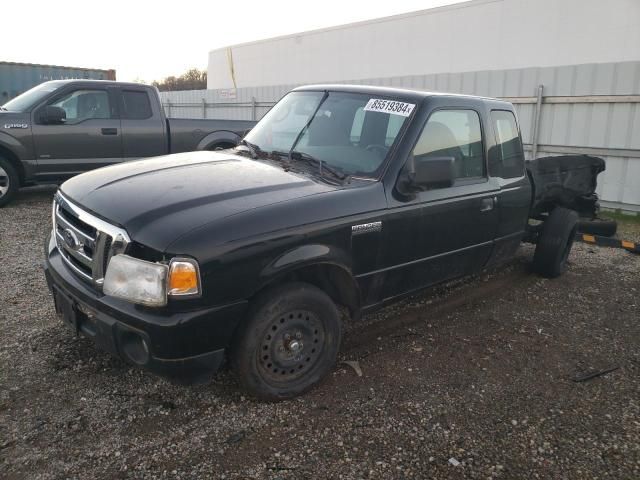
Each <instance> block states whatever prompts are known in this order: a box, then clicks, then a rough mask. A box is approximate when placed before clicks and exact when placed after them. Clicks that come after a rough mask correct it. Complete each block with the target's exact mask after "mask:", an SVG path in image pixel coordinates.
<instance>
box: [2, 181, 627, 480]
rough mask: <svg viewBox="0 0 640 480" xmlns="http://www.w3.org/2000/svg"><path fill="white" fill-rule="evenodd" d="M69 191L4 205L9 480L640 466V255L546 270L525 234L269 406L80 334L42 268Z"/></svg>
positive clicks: (500, 473) (574, 473) (219, 381)
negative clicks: (292, 395) (176, 378)
mask: <svg viewBox="0 0 640 480" xmlns="http://www.w3.org/2000/svg"><path fill="white" fill-rule="evenodd" d="M52 193H53V192H52V190H51V189H36V190H30V191H25V192H22V193H21V194H20V197H19V199H18V201H16V202H15V203H13V204H12V205H10V206H9V207H8V208H5V209H2V210H0V321H1V323H0V325H1V327H2V334H1V336H0V367H1V368H0V388H1V391H0V472H1V473H0V477H3V478H9V479H13V478H29V479H50V478H95V479H102V478H104V479H112V478H182V479H186V478H189V479H190V478H243V479H245V478H282V479H289V478H295V479H300V478H345V479H350V478H496V477H497V478H554V479H555V478H576V479H587V478H600V479H601V478H623V479H631V478H640V375H639V374H640V347H639V345H640V325H639V322H638V320H639V318H640V315H639V314H638V312H639V305H638V304H639V302H640V300H639V298H640V296H639V294H640V275H639V274H640V256H634V255H632V254H630V253H627V252H624V251H621V250H613V249H604V248H598V247H592V246H588V245H584V244H576V246H575V248H574V251H573V252H572V254H571V257H570V262H571V265H570V269H569V272H568V273H567V274H566V275H564V276H563V277H562V278H560V279H556V280H544V279H542V278H540V277H537V276H535V275H533V274H530V273H529V272H528V262H529V259H530V258H531V255H532V249H531V247H528V246H523V247H522V248H521V250H520V252H519V254H518V256H517V258H515V259H514V260H513V261H512V262H511V263H509V264H508V265H505V266H502V267H500V268H498V269H495V270H492V271H490V272H485V273H484V274H482V275H480V276H478V277H475V278H472V279H465V280H463V281H458V282H454V283H451V284H448V285H446V286H442V287H439V288H437V289H435V290H432V291H430V292H429V293H427V294H424V295H420V296H416V297H413V298H411V299H409V300H408V301H406V302H403V303H401V304H398V305H396V306H393V307H390V308H387V309H385V310H383V311H380V312H379V313H377V314H375V315H371V316H368V317H366V318H364V319H363V320H362V321H360V322H358V323H356V324H354V325H349V326H348V328H347V333H346V338H345V344H344V346H343V354H342V358H341V360H343V361H357V362H359V366H360V368H361V370H362V376H358V375H357V374H356V371H355V369H353V368H352V366H351V365H348V364H344V363H341V364H339V365H338V366H337V367H336V369H335V370H334V372H333V374H332V375H330V377H329V379H328V380H327V381H326V382H324V383H323V384H322V385H321V386H320V387H319V388H316V389H315V390H314V391H312V392H310V393H309V394H307V395H305V396H304V397H302V398H299V399H296V400H292V401H287V402H282V403H278V404H264V403H258V402H256V401H254V400H252V399H251V398H247V397H245V396H243V394H242V393H241V392H239V391H238V390H237V385H236V383H235V380H234V379H233V376H232V375H231V374H230V373H229V372H226V371H223V372H222V373H221V374H219V375H218V376H217V377H216V378H215V379H214V380H213V381H212V383H211V384H208V385H201V386H192V387H182V386H175V385H172V384H170V383H168V382H166V381H164V380H162V379H159V378H157V377H154V376H152V375H150V374H147V373H145V372H142V371H140V370H137V369H134V368H131V367H130V366H128V365H126V364H124V363H123V362H121V361H119V360H117V359H114V358H112V357H110V356H109V355H108V354H106V353H102V352H99V351H97V350H96V349H95V348H94V347H93V345H92V344H91V342H89V341H88V340H86V339H83V338H80V339H76V338H73V337H72V336H71V334H70V331H69V330H68V329H67V328H66V327H65V326H64V325H63V324H62V323H61V321H60V320H58V319H57V318H56V316H55V313H54V310H53V303H52V300H51V296H50V295H49V292H48V291H47V288H46V285H45V282H44V277H43V274H42V270H41V261H42V255H43V239H44V237H45V235H46V234H47V232H48V230H49V228H50V227H49V222H50V199H51V195H52ZM609 368H616V370H614V371H612V372H611V373H608V374H606V375H602V376H598V377H596V378H593V379H592V380H588V381H584V382H575V381H574V380H575V379H576V378H577V377H579V376H581V375H584V374H587V373H590V372H597V371H601V370H604V369H609Z"/></svg>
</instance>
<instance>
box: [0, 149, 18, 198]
mask: <svg viewBox="0 0 640 480" xmlns="http://www.w3.org/2000/svg"><path fill="white" fill-rule="evenodd" d="M19 186H20V177H18V172H16V169H15V168H14V166H13V165H12V164H11V163H10V162H9V160H7V159H6V158H3V157H0V207H4V206H5V205H6V204H7V203H9V202H10V201H11V200H13V198H14V197H15V196H16V193H17V192H18V187H19Z"/></svg>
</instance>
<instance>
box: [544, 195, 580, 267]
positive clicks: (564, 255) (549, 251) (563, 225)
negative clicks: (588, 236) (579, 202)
mask: <svg viewBox="0 0 640 480" xmlns="http://www.w3.org/2000/svg"><path fill="white" fill-rule="evenodd" d="M577 228H578V214H577V213H576V212H574V211H573V210H569V209H568V208H563V207H557V208H555V209H554V210H553V211H552V212H551V213H550V214H549V218H547V219H546V220H545V222H544V224H543V225H542V231H541V232H540V237H539V238H538V245H537V246H536V251H535V254H534V256H533V267H534V269H535V270H536V272H538V273H539V274H540V275H542V276H543V277H547V278H555V277H558V276H560V275H562V274H563V273H564V272H565V271H566V270H567V259H568V258H569V253H570V252H571V247H572V246H573V241H574V239H575V236H576V231H577Z"/></svg>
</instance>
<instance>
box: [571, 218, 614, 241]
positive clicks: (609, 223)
mask: <svg viewBox="0 0 640 480" xmlns="http://www.w3.org/2000/svg"><path fill="white" fill-rule="evenodd" d="M617 230H618V222H616V221H615V220H605V219H602V218H594V219H593V220H587V219H580V220H579V221H578V232H580V233H590V234H591V235H601V236H603V237H613V236H614V235H615V234H616V231H617Z"/></svg>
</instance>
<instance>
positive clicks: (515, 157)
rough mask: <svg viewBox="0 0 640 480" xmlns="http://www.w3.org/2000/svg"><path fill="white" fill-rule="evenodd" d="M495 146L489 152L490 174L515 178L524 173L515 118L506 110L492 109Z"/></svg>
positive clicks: (522, 156) (522, 154) (520, 143)
mask: <svg viewBox="0 0 640 480" xmlns="http://www.w3.org/2000/svg"><path fill="white" fill-rule="evenodd" d="M491 121H492V123H493V129H494V131H495V134H496V143H497V145H496V147H495V148H493V149H492V152H491V159H492V161H491V175H492V176H494V177H502V178H515V177H522V176H523V175H524V153H523V151H522V142H521V141H520V135H519V132H518V125H517V123H516V118H515V117H514V116H513V113H512V112H509V111H507V110H492V111H491Z"/></svg>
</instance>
